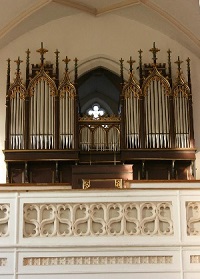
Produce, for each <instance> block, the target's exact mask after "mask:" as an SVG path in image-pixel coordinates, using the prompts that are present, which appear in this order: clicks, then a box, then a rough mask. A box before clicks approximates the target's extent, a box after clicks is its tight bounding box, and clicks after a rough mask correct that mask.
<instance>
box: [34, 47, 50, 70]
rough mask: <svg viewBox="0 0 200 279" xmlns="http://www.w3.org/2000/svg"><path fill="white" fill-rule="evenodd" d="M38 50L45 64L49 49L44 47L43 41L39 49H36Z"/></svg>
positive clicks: (42, 62)
mask: <svg viewBox="0 0 200 279" xmlns="http://www.w3.org/2000/svg"><path fill="white" fill-rule="evenodd" d="M36 51H37V52H39V53H40V55H41V58H40V60H41V64H42V65H43V64H44V59H45V58H44V54H45V53H46V52H48V49H46V48H44V47H43V43H41V48H39V49H38V50H36Z"/></svg>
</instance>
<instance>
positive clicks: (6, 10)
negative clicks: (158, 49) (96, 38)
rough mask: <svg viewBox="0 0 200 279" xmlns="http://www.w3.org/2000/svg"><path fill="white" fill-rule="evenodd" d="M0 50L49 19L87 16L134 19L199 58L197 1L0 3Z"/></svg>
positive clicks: (18, 0)
mask: <svg viewBox="0 0 200 279" xmlns="http://www.w3.org/2000/svg"><path fill="white" fill-rule="evenodd" d="M0 5H1V6H0V7H1V9H0V48H2V47H3V46H5V45H6V44H8V43H10V42H12V40H14V39H15V38H17V37H19V36H20V35H22V34H24V33H26V32H28V31H30V30H32V29H34V28H36V27H39V26H41V25H43V24H46V23H48V22H49V21H51V20H55V19H59V18H62V17H67V16H73V15H76V14H78V13H87V14H89V15H91V17H102V16H104V15H105V14H106V15H108V16H109V15H111V14H115V15H119V16H121V17H122V18H123V17H124V18H128V19H129V20H136V21H139V22H141V23H143V24H145V25H148V26H149V27H151V28H153V29H156V30H158V31H160V32H162V33H164V34H166V35H167V36H170V37H171V38H172V39H174V40H177V41H179V42H180V43H181V44H183V45H184V46H186V47H187V48H188V49H190V50H191V51H193V52H194V53H195V54H196V55H198V56H200V8H199V0H1V1H0Z"/></svg>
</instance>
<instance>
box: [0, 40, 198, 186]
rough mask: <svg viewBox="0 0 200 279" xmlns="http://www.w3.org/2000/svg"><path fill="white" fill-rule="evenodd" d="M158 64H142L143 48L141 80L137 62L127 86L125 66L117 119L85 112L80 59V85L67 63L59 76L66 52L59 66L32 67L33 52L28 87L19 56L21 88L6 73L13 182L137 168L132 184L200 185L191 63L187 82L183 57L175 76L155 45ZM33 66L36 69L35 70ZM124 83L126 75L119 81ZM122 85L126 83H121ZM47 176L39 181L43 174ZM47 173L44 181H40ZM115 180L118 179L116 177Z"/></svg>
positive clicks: (9, 176)
mask: <svg viewBox="0 0 200 279" xmlns="http://www.w3.org/2000/svg"><path fill="white" fill-rule="evenodd" d="M150 51H151V52H152V55H153V58H152V60H153V62H152V63H148V64H147V63H143V61H142V51H141V50H139V65H138V67H136V68H137V69H136V70H137V73H138V77H139V78H138V79H137V78H136V76H137V75H135V73H134V71H133V65H134V63H135V61H133V60H132V58H130V60H129V61H128V63H129V66H130V70H129V78H128V79H127V80H124V64H123V62H124V60H123V59H121V60H120V75H119V76H120V80H121V82H120V84H119V88H121V90H120V92H119V104H118V107H119V112H118V114H117V115H109V114H104V115H98V116H97V117H94V116H93V115H91V114H87V113H85V114H81V113H80V111H81V110H80V102H79V77H78V60H77V59H75V60H74V61H75V71H74V72H75V77H74V82H72V81H71V80H70V76H69V70H68V63H69V61H70V60H69V59H68V58H67V57H66V58H65V59H64V60H63V62H64V63H65V72H64V75H63V78H60V76H59V51H56V52H55V60H56V62H55V66H54V65H53V64H48V63H45V58H44V56H45V53H46V52H47V50H46V49H45V48H43V44H41V48H40V49H39V50H38V53H39V54H40V64H32V67H30V61H29V60H30V51H29V50H28V51H27V52H26V54H27V57H26V81H25V83H24V82H23V81H22V78H21V73H20V65H21V63H22V61H21V60H20V58H18V59H17V60H16V61H15V62H16V65H17V69H16V74H15V78H14V82H13V83H11V82H10V76H11V74H10V72H11V71H10V68H11V67H10V60H9V59H8V69H7V93H6V138H5V150H4V154H5V161H6V164H7V182H8V183H41V182H45V183H72V181H73V178H72V175H73V168H74V166H76V165H79V167H80V166H81V165H84V169H85V165H88V168H89V166H90V165H93V167H94V166H96V168H97V173H98V166H99V165H101V166H102V165H103V164H105V165H124V164H129V165H130V164H132V165H133V179H136V180H137V179H143V180H147V179H161V180H162V179H163V180H171V179H194V161H195V146H194V129H193V112H192V90H191V74H190V59H189V58H188V59H187V62H186V66H187V79H186V77H185V75H184V74H183V70H182V68H181V65H182V61H181V60H180V58H179V57H178V59H177V61H176V62H175V63H176V65H177V70H176V74H173V75H172V65H171V51H170V50H168V52H167V54H168V61H167V62H166V63H158V62H157V59H158V58H157V52H158V51H159V49H157V48H156V46H155V43H154V45H153V48H151V49H150ZM30 68H31V69H30ZM118 78H119V77H118ZM118 80H119V79H118ZM38 173H40V175H38ZM41 174H42V175H41ZM113 178H114V177H113Z"/></svg>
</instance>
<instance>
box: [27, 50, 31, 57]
mask: <svg viewBox="0 0 200 279" xmlns="http://www.w3.org/2000/svg"><path fill="white" fill-rule="evenodd" d="M30 53H31V52H30V50H29V48H28V49H27V51H26V54H27V55H28V56H29V54H30Z"/></svg>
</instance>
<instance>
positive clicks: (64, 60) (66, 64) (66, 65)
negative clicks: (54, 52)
mask: <svg viewBox="0 0 200 279" xmlns="http://www.w3.org/2000/svg"><path fill="white" fill-rule="evenodd" d="M62 61H63V62H65V70H66V71H68V64H69V62H70V61H71V59H69V58H68V57H67V56H66V58H65V59H63V60H62Z"/></svg>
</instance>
